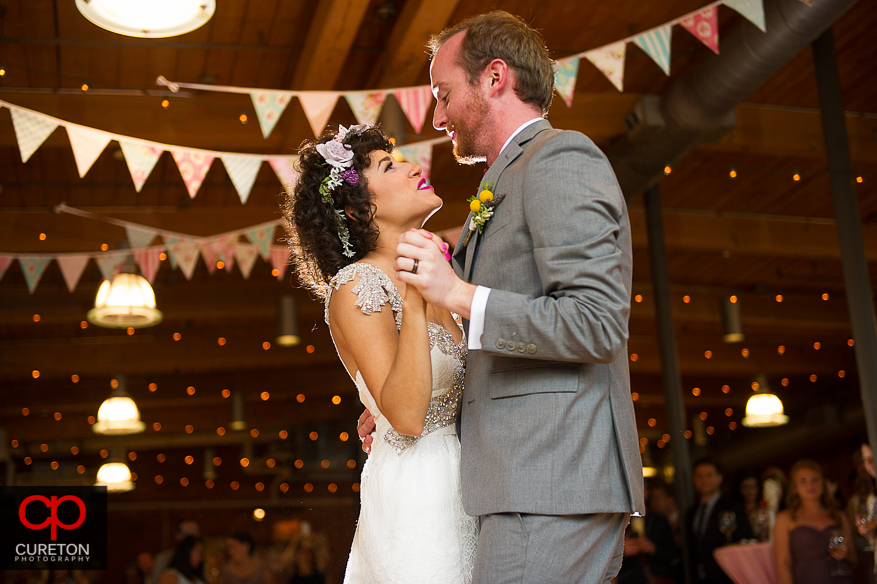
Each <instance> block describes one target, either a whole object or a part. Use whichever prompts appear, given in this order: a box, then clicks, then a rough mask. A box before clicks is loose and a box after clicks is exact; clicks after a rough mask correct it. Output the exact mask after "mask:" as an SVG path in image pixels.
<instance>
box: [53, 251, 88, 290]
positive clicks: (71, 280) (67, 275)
mask: <svg viewBox="0 0 877 584" xmlns="http://www.w3.org/2000/svg"><path fill="white" fill-rule="evenodd" d="M55 259H56V260H57V261H58V267H59V268H61V275H62V276H64V282H66V283H67V290H69V291H70V292H73V291H74V290H76V285H77V284H79V278H81V277H82V272H84V271H85V266H87V265H88V260H89V259H91V256H88V255H59V256H58V257H56V258H55Z"/></svg>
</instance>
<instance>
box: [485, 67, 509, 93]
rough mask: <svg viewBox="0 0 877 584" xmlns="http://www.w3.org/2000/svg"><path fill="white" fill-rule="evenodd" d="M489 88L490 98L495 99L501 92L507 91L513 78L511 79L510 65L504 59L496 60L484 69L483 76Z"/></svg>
mask: <svg viewBox="0 0 877 584" xmlns="http://www.w3.org/2000/svg"><path fill="white" fill-rule="evenodd" d="M482 78H483V79H484V82H485V85H486V86H487V91H488V94H487V95H488V96H489V97H493V96H494V95H496V94H497V93H499V92H500V91H502V90H504V89H507V88H508V87H510V86H509V83H510V81H511V78H510V77H509V66H508V63H506V62H505V61H503V60H502V59H494V60H493V61H491V62H490V63H488V64H487V67H485V68H484V73H483V75H482Z"/></svg>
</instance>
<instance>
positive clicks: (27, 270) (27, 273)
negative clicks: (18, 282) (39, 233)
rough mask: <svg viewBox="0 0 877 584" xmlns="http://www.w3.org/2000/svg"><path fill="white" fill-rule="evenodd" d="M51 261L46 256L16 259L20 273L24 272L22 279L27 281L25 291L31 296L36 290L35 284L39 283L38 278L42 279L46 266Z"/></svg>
mask: <svg viewBox="0 0 877 584" xmlns="http://www.w3.org/2000/svg"><path fill="white" fill-rule="evenodd" d="M51 261H52V258H50V257H46V256H35V257H27V258H18V263H19V264H21V271H22V272H24V279H25V280H26V281H27V289H28V291H29V292H30V293H31V294H33V293H34V290H36V289H37V284H39V283H40V278H42V277H43V272H45V271H46V266H48V265H49V262H51Z"/></svg>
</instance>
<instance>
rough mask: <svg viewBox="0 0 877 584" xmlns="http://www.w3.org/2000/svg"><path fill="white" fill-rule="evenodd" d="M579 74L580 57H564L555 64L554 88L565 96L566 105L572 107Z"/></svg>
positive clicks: (561, 95)
mask: <svg viewBox="0 0 877 584" xmlns="http://www.w3.org/2000/svg"><path fill="white" fill-rule="evenodd" d="M578 74H579V60H578V59H564V60H563V61H557V62H556V63H555V64H554V89H556V90H557V93H558V94H559V95H560V97H562V98H563V101H564V102H565V103H566V107H572V96H573V94H574V93H575V91H576V78H577V77H578Z"/></svg>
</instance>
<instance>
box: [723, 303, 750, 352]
mask: <svg viewBox="0 0 877 584" xmlns="http://www.w3.org/2000/svg"><path fill="white" fill-rule="evenodd" d="M745 338H746V337H745V335H744V334H743V319H742V318H741V317H740V298H739V297H738V296H737V295H735V294H732V295H729V296H725V297H724V298H722V341H723V342H725V343H739V342H742V341H743V340H744V339H745Z"/></svg>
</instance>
